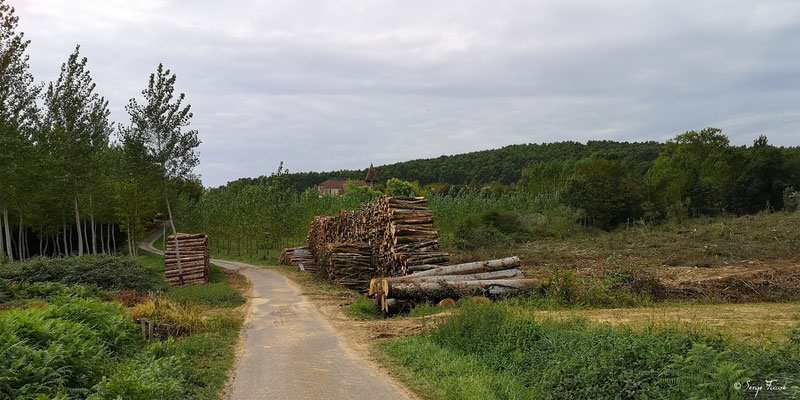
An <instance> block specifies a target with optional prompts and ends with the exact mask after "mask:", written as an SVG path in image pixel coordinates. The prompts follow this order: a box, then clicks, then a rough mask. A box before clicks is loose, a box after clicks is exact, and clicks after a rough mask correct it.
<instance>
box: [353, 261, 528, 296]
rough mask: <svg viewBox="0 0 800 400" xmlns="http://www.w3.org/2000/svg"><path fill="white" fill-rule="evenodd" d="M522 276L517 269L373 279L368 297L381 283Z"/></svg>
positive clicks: (476, 279) (479, 279) (477, 279)
mask: <svg viewBox="0 0 800 400" xmlns="http://www.w3.org/2000/svg"><path fill="white" fill-rule="evenodd" d="M522 276H524V274H523V272H522V270H520V269H519V268H512V269H506V270H502V271H492V272H483V273H479V274H467V275H434V276H417V277H415V276H413V275H407V276H397V277H393V278H377V279H373V280H372V281H371V282H370V284H369V293H368V295H369V296H372V295H374V294H378V293H380V291H381V290H382V285H383V281H389V283H391V284H395V283H414V282H450V281H483V280H490V279H512V278H519V277H522Z"/></svg>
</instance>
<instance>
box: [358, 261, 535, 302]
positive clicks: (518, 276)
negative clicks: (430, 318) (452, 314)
mask: <svg viewBox="0 0 800 400" xmlns="http://www.w3.org/2000/svg"><path fill="white" fill-rule="evenodd" d="M519 265H520V259H519V257H509V258H503V259H499V260H490V261H478V262H471V263H466V264H458V265H449V266H444V267H442V266H439V267H436V266H426V267H425V268H427V269H426V270H424V271H420V272H416V273H413V274H411V275H407V276H400V277H391V278H376V279H373V280H372V281H370V284H369V293H368V295H369V296H374V297H375V300H376V301H377V302H378V304H379V305H380V307H381V310H382V311H383V312H384V313H398V312H401V311H403V310H408V309H411V308H413V307H414V305H416V304H419V303H422V302H427V301H431V302H445V301H449V302H450V303H454V302H455V300H456V299H458V298H460V297H464V296H483V297H487V298H489V299H494V298H500V297H507V296H515V295H520V294H525V293H528V292H530V291H532V290H536V289H537V288H538V287H539V285H540V284H541V281H540V280H539V279H522V277H523V272H522V270H520V269H519V268H517V267H519ZM421 269H422V268H421Z"/></svg>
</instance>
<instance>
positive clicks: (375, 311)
mask: <svg viewBox="0 0 800 400" xmlns="http://www.w3.org/2000/svg"><path fill="white" fill-rule="evenodd" d="M345 312H346V313H347V314H348V315H350V316H351V317H353V318H357V319H366V320H369V319H383V318H384V315H383V312H382V311H381V309H380V307H378V305H377V304H376V303H375V302H374V301H373V300H370V299H368V298H366V297H364V296H361V295H357V296H356V297H355V299H354V300H353V303H352V304H350V305H349V306H347V307H345Z"/></svg>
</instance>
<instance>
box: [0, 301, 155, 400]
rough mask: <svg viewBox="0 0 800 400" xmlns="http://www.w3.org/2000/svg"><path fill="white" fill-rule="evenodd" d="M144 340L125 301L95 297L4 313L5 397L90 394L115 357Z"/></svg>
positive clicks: (1, 370)
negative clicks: (129, 315) (118, 302)
mask: <svg viewBox="0 0 800 400" xmlns="http://www.w3.org/2000/svg"><path fill="white" fill-rule="evenodd" d="M140 346H141V344H140V340H139V338H138V336H137V329H136V326H135V325H134V324H133V322H132V321H131V319H130V317H128V316H127V315H126V314H125V312H124V310H123V309H122V307H120V306H117V305H113V304H108V303H101V302H99V301H97V300H93V299H79V298H75V297H60V298H57V299H56V300H55V301H54V304H53V305H51V306H49V307H47V308H45V309H43V310H40V309H35V308H31V309H27V310H12V311H6V312H4V313H0V354H3V357H0V397H4V398H18V397H22V398H30V397H36V396H43V397H47V398H56V397H64V396H66V395H70V397H71V396H73V395H77V396H79V397H85V396H86V395H87V394H88V393H89V391H90V389H91V388H92V387H93V386H94V385H95V384H97V383H98V382H99V380H100V379H101V377H102V376H103V375H104V374H106V373H107V372H108V371H109V366H110V365H111V364H112V363H111V361H113V360H117V359H121V358H124V357H126V356H129V355H131V354H132V353H133V352H135V351H136V350H137V349H138V348H139V347H140Z"/></svg>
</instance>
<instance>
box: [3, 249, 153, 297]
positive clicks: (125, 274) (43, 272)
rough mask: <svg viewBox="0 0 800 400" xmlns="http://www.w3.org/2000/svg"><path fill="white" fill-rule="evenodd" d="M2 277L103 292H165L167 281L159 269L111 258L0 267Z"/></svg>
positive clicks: (44, 260)
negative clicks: (89, 286)
mask: <svg viewBox="0 0 800 400" xmlns="http://www.w3.org/2000/svg"><path fill="white" fill-rule="evenodd" d="M0 278H2V279H9V280H13V281H20V282H28V283H33V282H60V283H63V284H65V285H78V284H84V285H95V286H97V287H99V288H101V289H106V290H112V289H133V290H136V291H139V292H152V291H158V290H164V289H165V288H166V282H165V281H164V278H163V276H162V274H161V273H160V272H158V271H156V270H153V269H148V268H144V267H143V266H142V265H141V264H140V263H139V262H137V261H136V260H135V259H132V258H129V257H114V256H107V255H91V256H83V257H68V258H44V257H41V258H35V259H33V260H30V261H27V262H20V263H11V264H6V265H2V266H0Z"/></svg>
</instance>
